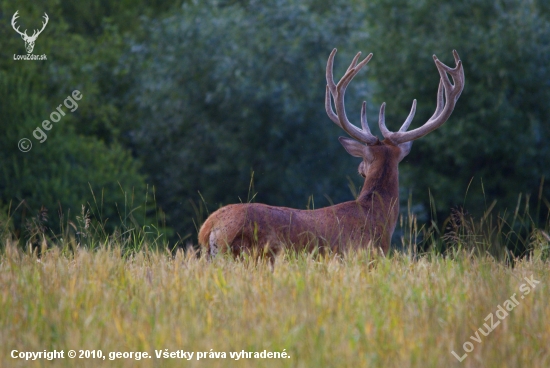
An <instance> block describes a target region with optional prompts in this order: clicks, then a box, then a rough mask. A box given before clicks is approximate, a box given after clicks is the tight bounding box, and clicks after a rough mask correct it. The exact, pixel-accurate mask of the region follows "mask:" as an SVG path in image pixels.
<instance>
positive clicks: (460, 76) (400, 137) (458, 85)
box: [379, 50, 465, 144]
mask: <svg viewBox="0 0 550 368" xmlns="http://www.w3.org/2000/svg"><path fill="white" fill-rule="evenodd" d="M453 56H454V59H455V63H456V66H455V67H454V68H450V67H448V66H447V65H445V64H443V63H442V62H441V61H439V59H438V58H437V56H435V55H434V56H433V58H434V62H435V65H436V67H437V70H438V72H439V76H440V81H439V87H438V90H437V107H436V109H435V112H434V114H433V116H432V117H431V118H430V119H429V120H428V121H427V122H426V123H424V125H422V126H421V127H419V128H416V129H413V130H411V131H408V132H407V131H406V129H407V128H408V127H409V124H410V123H411V121H412V118H413V116H414V111H415V110H416V100H415V101H414V102H413V107H412V109H411V112H410V113H409V116H408V117H407V120H405V123H404V124H403V126H402V127H401V129H399V131H398V132H390V131H389V130H388V129H387V128H386V126H385V124H384V120H383V118H384V116H383V114H384V112H383V108H382V109H381V110H380V119H381V120H380V121H379V124H380V130H381V131H382V134H383V135H384V138H386V139H388V140H390V141H391V142H393V143H394V144H401V143H404V142H409V141H413V140H415V139H418V138H420V137H423V136H425V135H426V134H428V133H430V132H431V131H433V130H435V129H437V128H439V127H440V126H441V125H442V124H443V123H445V121H447V119H448V118H449V116H451V113H452V112H453V110H454V107H455V104H456V101H457V100H458V98H459V97H460V94H461V93H462V90H463V89H464V81H465V78H464V69H463V67H462V61H461V60H460V57H459V56H458V53H457V52H456V50H453ZM448 74H450V75H451V77H452V79H453V82H454V84H452V83H451V81H450V80H449V76H448ZM443 96H445V97H443Z"/></svg>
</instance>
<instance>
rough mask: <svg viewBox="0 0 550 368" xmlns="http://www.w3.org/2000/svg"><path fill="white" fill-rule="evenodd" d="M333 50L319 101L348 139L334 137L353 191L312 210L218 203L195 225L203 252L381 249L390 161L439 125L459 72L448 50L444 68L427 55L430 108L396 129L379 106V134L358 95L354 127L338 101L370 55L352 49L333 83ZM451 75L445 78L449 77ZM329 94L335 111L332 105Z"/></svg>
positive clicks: (388, 224)
mask: <svg viewBox="0 0 550 368" xmlns="http://www.w3.org/2000/svg"><path fill="white" fill-rule="evenodd" d="M335 54H336V49H334V50H333V51H332V52H331V54H330V56H329V58H328V62H327V70H326V78H327V88H326V96H325V108H326V111H327V114H328V116H329V118H330V119H331V120H332V121H333V122H334V123H335V124H336V125H338V126H339V127H340V128H342V129H343V130H344V131H345V132H346V133H347V134H349V135H350V136H351V137H352V138H353V139H349V138H344V137H340V138H339V141H340V143H342V145H343V146H344V148H345V149H346V151H347V152H348V153H349V154H350V155H352V156H354V157H360V158H362V159H363V161H362V162H361V164H360V165H359V173H360V174H361V176H363V177H364V178H365V182H364V184H363V188H362V190H361V193H360V194H359V196H358V197H357V199H356V200H354V201H349V202H344V203H340V204H337V205H334V206H330V207H325V208H321V209H316V210H298V209H293V208H287V207H273V206H268V205H265V204H259V203H246V204H233V205H228V206H225V207H222V208H220V209H219V210H217V211H216V212H214V213H213V214H212V215H210V216H209V217H208V219H207V220H206V221H205V223H204V224H203V225H202V227H201V230H200V232H199V243H200V245H201V246H202V247H203V249H204V250H205V251H206V253H207V254H208V256H209V257H213V256H215V255H216V254H217V253H219V252H231V253H233V255H235V256H237V255H239V254H242V253H249V254H250V253H252V252H253V251H254V250H260V252H264V254H267V255H268V257H270V259H271V260H273V257H274V255H275V254H277V253H278V252H279V251H280V249H281V248H283V247H291V248H293V249H296V250H302V249H306V250H309V251H311V250H312V249H313V248H315V247H320V248H329V249H332V250H335V251H338V252H342V251H344V250H346V249H350V248H356V249H357V248H366V247H374V248H380V249H381V250H382V252H384V254H387V252H388V250H389V247H390V240H391V236H392V234H393V231H394V229H395V225H396V223H397V217H398V213H399V174H398V169H397V166H398V164H399V162H400V161H401V160H403V158H404V157H405V156H407V154H408V153H409V151H410V150H411V146H412V141H413V140H415V139H418V138H420V137H423V136H425V135H426V134H428V133H429V132H431V131H433V130H435V129H437V128H438V127H440V126H441V125H442V124H443V123H444V122H445V121H446V120H447V119H448V118H449V116H450V115H451V113H452V111H453V109H454V107H455V104H456V101H457V100H458V98H459V97H460V94H461V92H462V89H463V88H464V71H463V69H462V62H461V60H460V59H459V56H458V54H457V52H456V51H453V55H454V59H455V63H456V66H455V68H450V67H448V66H446V65H445V64H443V63H442V62H441V61H439V60H438V59H437V57H436V56H435V55H434V56H433V58H434V61H435V65H436V67H437V70H438V71H439V76H440V81H439V88H438V92H437V107H436V109H435V112H434V114H433V116H432V117H431V118H430V119H429V120H428V121H427V122H426V123H425V124H424V125H422V126H421V127H419V128H416V129H413V130H411V131H407V129H408V127H409V125H410V123H411V121H412V119H413V117H414V114H415V111H416V100H414V101H413V104H412V108H411V112H410V113H409V116H408V117H407V119H406V120H405V122H404V123H403V126H402V127H401V129H399V131H398V132H390V131H389V130H388V128H386V124H385V118H384V110H385V106H386V104H385V103H383V104H382V106H381V107H380V115H379V120H378V124H379V126H380V131H381V132H382V135H383V136H384V140H383V141H379V140H378V138H377V137H376V136H374V135H373V134H372V133H371V132H370V129H369V126H368V125H367V117H366V102H363V106H362V109H361V127H362V129H359V128H357V127H356V126H355V125H352V124H351V123H350V122H349V120H348V118H347V116H346V111H345V108H344V94H345V92H346V87H347V86H348V84H349V83H350V82H351V80H352V79H353V78H354V77H355V75H357V73H358V72H359V70H361V68H363V67H364V66H365V65H366V64H367V63H368V62H369V60H370V59H371V57H372V54H369V55H368V56H367V57H366V58H365V59H364V60H363V61H361V62H360V63H357V62H358V60H359V57H360V55H361V53H358V54H357V55H356V56H355V58H354V59H353V61H352V62H351V65H350V66H349V68H348V69H347V71H346V73H345V74H344V76H343V77H342V79H340V81H339V82H338V84H335V83H334V80H333V76H332V66H333V63H334V56H335ZM448 74H450V75H451V77H452V79H453V83H451V81H450V80H449V77H448ZM331 96H332V99H334V105H335V107H336V113H335V112H334V111H333V109H332V104H331Z"/></svg>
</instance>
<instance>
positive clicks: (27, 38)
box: [11, 10, 49, 40]
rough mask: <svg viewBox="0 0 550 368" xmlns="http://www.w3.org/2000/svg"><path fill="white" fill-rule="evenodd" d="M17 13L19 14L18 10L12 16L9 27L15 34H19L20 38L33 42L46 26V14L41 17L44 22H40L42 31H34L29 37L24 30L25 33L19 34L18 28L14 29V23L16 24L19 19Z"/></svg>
mask: <svg viewBox="0 0 550 368" xmlns="http://www.w3.org/2000/svg"><path fill="white" fill-rule="evenodd" d="M18 13H19V10H17V11H16V12H15V14H14V15H13V17H12V18H11V26H12V27H13V29H14V30H15V32H17V33H19V34H20V35H21V37H23V38H24V39H25V40H35V39H36V38H37V37H38V35H40V33H42V31H43V30H44V28H46V25H47V24H48V20H49V18H48V14H46V13H44V15H43V16H42V17H43V18H44V20H45V21H46V22H42V29H41V30H40V31H38V30H36V29H35V30H34V31H33V33H32V36H29V35H28V34H27V30H26V29H25V32H21V31H20V30H19V26H17V28H16V27H15V22H16V20H17V18H19V15H18Z"/></svg>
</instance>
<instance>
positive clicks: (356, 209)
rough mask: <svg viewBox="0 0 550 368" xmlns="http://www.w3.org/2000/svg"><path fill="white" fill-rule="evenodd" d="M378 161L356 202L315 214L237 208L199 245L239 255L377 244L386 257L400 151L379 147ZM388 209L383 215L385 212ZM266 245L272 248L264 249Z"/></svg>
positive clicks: (211, 225) (211, 223) (220, 216)
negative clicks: (285, 248) (257, 249)
mask: <svg viewBox="0 0 550 368" xmlns="http://www.w3.org/2000/svg"><path fill="white" fill-rule="evenodd" d="M376 148H377V149H378V150H379V151H381V152H379V155H378V156H377V157H378V158H379V159H378V160H376V161H374V162H373V163H372V164H371V165H369V167H368V169H366V172H365V173H364V174H365V182H364V184H363V188H362V190H361V193H360V194H359V196H358V198H357V199H356V200H354V201H349V202H344V203H340V204H337V205H334V206H330V207H325V208H321V209H316V210H298V209H293V208H287V207H274V206H268V205H265V204H259V203H249V204H234V205H229V206H226V207H223V208H221V209H219V210H217V211H216V212H214V213H213V214H212V215H211V216H210V217H208V219H207V220H206V222H205V223H204V225H203V226H202V228H201V231H200V234H199V242H200V244H203V245H205V246H206V247H207V248H208V254H209V255H210V256H215V255H216V254H217V253H218V252H228V251H230V252H231V253H233V254H234V255H238V254H240V253H242V252H243V251H244V252H247V251H250V250H252V249H253V248H254V247H255V246H260V247H261V248H262V249H263V251H268V253H269V254H276V253H278V251H279V250H280V249H281V247H282V246H290V247H293V248H294V249H296V250H298V251H299V250H302V249H305V250H309V251H311V250H312V249H313V248H315V247H319V248H329V249H332V250H335V251H343V250H345V249H349V248H350V247H352V248H353V247H354V248H360V247H367V246H369V244H371V243H375V244H376V247H380V248H381V250H382V251H383V252H384V253H386V252H387V251H388V249H389V246H390V238H391V234H392V233H393V230H394V229H395V225H396V222H397V216H398V213H399V203H398V199H399V178H398V173H397V170H388V168H389V167H397V160H398V159H399V156H400V154H401V151H400V149H399V147H396V146H385V145H382V144H381V145H380V146H378V147H376ZM382 208H383V210H381V209H382ZM265 246H267V247H268V249H265V248H263V247H265Z"/></svg>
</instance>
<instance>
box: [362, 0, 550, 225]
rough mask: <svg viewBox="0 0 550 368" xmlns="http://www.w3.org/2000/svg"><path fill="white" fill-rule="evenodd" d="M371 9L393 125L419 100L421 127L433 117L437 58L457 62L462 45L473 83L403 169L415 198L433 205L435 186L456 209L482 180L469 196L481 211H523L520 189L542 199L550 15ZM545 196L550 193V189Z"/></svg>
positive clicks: (382, 88) (480, 4) (509, 9)
mask: <svg viewBox="0 0 550 368" xmlns="http://www.w3.org/2000/svg"><path fill="white" fill-rule="evenodd" d="M365 14H366V16H367V17H366V20H365V22H366V23H367V24H368V25H369V30H370V32H371V33H370V37H369V48H370V49H372V51H374V52H375V58H374V59H373V61H372V62H371V64H372V65H371V67H372V73H373V74H374V75H375V76H376V82H377V87H378V88H377V91H376V93H375V97H376V99H377V100H378V101H380V99H381V98H384V99H387V101H388V107H387V109H386V111H387V115H388V116H389V119H388V120H389V122H390V124H391V125H392V127H393V129H397V128H398V123H397V122H401V121H402V119H403V118H404V117H405V116H406V114H407V112H408V109H409V108H410V107H409V106H410V103H411V100H412V99H413V98H417V99H418V110H417V115H416V119H415V122H416V123H413V126H411V129H412V128H414V127H415V124H416V126H418V125H420V124H422V123H423V122H425V121H426V120H427V119H428V118H429V117H430V116H431V114H432V113H433V111H434V108H435V96H436V91H437V86H438V79H439V75H438V74H437V72H436V68H435V66H434V65H433V63H432V62H431V58H430V56H431V55H432V54H437V56H438V57H440V58H441V60H442V61H443V62H445V63H447V64H448V65H453V63H454V62H453V59H452V55H451V51H452V50H453V49H456V50H457V51H458V52H459V54H460V57H461V59H462V61H463V63H464V70H465V74H466V86H465V89H464V91H463V93H462V96H461V97H460V100H459V101H458V103H457V106H456V109H455V111H454V113H453V115H452V116H451V118H450V119H449V121H448V122H447V123H446V124H445V125H444V126H442V127H441V128H440V129H439V130H437V131H435V132H433V133H430V134H429V135H428V136H426V137H423V138H422V139H421V140H419V141H418V142H417V143H415V147H413V149H412V152H411V154H410V156H409V157H408V159H407V160H406V161H405V162H404V163H403V164H402V165H401V167H402V170H401V171H402V186H403V187H404V188H407V189H410V190H412V193H413V199H414V200H416V201H420V202H423V203H424V205H425V208H427V206H428V203H427V202H428V200H429V199H428V195H427V191H428V188H429V189H430V190H431V193H432V195H433V197H434V198H435V203H436V204H437V208H438V209H439V210H440V211H442V212H443V213H447V214H448V209H449V207H453V206H458V205H462V204H463V203H464V198H465V196H466V191H467V189H468V187H469V183H470V181H472V180H473V181H472V186H471V187H470V190H469V193H468V194H467V198H468V199H467V201H466V207H467V208H468V209H469V210H470V211H472V212H478V213H480V212H481V211H483V210H484V209H485V206H486V205H488V203H486V202H489V201H493V200H498V201H499V204H498V207H499V208H500V209H501V210H502V209H505V208H508V210H509V211H510V210H512V211H513V209H514V207H515V204H516V203H515V202H516V200H517V196H518V194H519V193H524V194H532V195H533V197H535V198H536V197H538V194H539V186H540V181H541V178H543V177H546V178H549V177H550V162H549V157H550V146H548V144H546V142H548V140H549V138H550V106H549V105H548V104H547V103H546V102H545V101H547V100H548V98H549V97H550V88H549V87H550V67H549V65H550V63H549V61H550V42H549V40H550V22H549V18H548V13H547V12H545V11H544V9H543V8H541V7H540V6H539V5H538V4H537V3H534V2H526V1H515V0H508V1H496V2H495V1H479V0H469V1H462V2H454V3H452V4H451V3H443V2H437V1H429V0H428V1H404V0H402V1H398V2H396V1H389V0H379V1H374V2H370V3H369V6H368V9H367V11H366V13H365ZM380 19H383V21H379V20H380ZM392 121H396V122H395V123H392ZM481 185H483V187H482V186H481ZM543 194H544V196H545V197H546V198H548V197H549V194H550V192H549V191H548V186H546V189H545V191H544V193H543Z"/></svg>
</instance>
